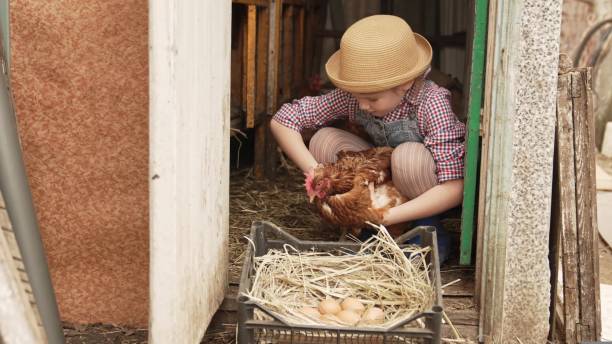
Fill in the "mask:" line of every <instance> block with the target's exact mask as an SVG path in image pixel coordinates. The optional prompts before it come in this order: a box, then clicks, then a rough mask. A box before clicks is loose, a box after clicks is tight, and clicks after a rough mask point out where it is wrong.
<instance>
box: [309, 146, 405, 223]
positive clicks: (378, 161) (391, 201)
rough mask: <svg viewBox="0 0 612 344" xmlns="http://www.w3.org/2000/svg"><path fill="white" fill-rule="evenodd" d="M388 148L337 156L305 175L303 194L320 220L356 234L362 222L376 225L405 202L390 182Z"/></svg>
mask: <svg viewBox="0 0 612 344" xmlns="http://www.w3.org/2000/svg"><path fill="white" fill-rule="evenodd" d="M392 152H393V148H391V147H377V148H371V149H368V150H365V151H361V152H345V151H341V152H339V153H338V160H337V161H336V162H335V163H328V164H321V165H319V166H317V167H316V168H315V169H314V170H313V171H311V172H310V173H307V174H306V182H305V186H306V192H307V194H308V197H309V199H310V202H311V203H313V202H314V204H315V206H316V208H317V210H318V212H319V214H320V215H321V217H322V218H323V219H324V220H325V221H327V222H328V223H330V224H332V225H334V226H337V227H339V228H340V229H341V230H342V231H343V235H344V233H346V231H347V230H350V231H351V232H352V233H353V234H354V235H358V234H359V232H360V230H361V229H362V228H364V227H366V226H367V224H366V222H368V221H369V222H372V223H375V224H380V223H381V222H382V219H383V217H384V215H385V213H386V212H387V211H388V210H389V209H390V208H392V207H395V206H398V205H400V204H402V203H404V202H406V201H407V200H408V199H407V198H405V197H404V196H403V195H402V194H401V193H400V192H399V191H398V190H397V189H396V188H395V186H394V185H393V182H392V181H391V153H392Z"/></svg>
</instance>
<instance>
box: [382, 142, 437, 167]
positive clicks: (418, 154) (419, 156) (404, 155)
mask: <svg viewBox="0 0 612 344" xmlns="http://www.w3.org/2000/svg"><path fill="white" fill-rule="evenodd" d="M391 168H392V170H397V171H402V172H407V173H411V172H413V173H416V172H417V171H418V172H422V171H423V169H424V168H425V170H429V169H432V172H434V173H435V162H434V160H433V156H432V155H431V152H430V151H429V149H427V147H425V145H424V144H422V143H420V142H404V143H402V144H401V145H399V146H397V147H396V148H395V149H394V150H393V153H392V154H391Z"/></svg>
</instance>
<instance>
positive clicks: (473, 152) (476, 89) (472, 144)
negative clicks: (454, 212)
mask: <svg viewBox="0 0 612 344" xmlns="http://www.w3.org/2000/svg"><path fill="white" fill-rule="evenodd" d="M475 1H476V3H475V6H474V38H473V40H472V51H471V54H472V58H471V59H472V63H471V66H470V69H471V72H470V98H469V101H468V121H467V141H466V155H465V170H464V184H463V185H464V186H463V213H462V215H461V218H462V221H461V248H460V256H459V264H461V265H468V264H470V263H471V262H472V242H473V240H472V239H473V236H474V219H475V218H474V216H475V205H476V185H477V184H478V178H477V177H478V160H479V156H480V154H479V146H480V109H481V105H482V90H483V74H484V63H485V59H484V57H485V49H486V43H485V40H486V36H487V14H488V0H475Z"/></svg>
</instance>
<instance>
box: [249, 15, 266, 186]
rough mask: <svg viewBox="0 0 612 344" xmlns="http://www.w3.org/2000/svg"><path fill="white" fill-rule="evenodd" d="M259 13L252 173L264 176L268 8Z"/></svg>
mask: <svg viewBox="0 0 612 344" xmlns="http://www.w3.org/2000/svg"><path fill="white" fill-rule="evenodd" d="M260 11H261V12H260V15H259V21H258V22H259V23H258V25H259V27H258V29H257V89H256V94H257V95H256V97H255V109H256V112H257V114H258V116H257V117H258V118H257V120H256V121H255V122H256V123H255V126H256V130H255V157H254V163H253V174H254V176H255V178H257V179H262V178H263V177H264V175H265V174H264V169H265V162H266V122H267V119H268V116H267V115H266V113H265V111H266V97H267V93H266V85H267V81H268V40H269V37H268V36H269V35H270V25H269V23H270V9H269V8H267V7H266V8H262V9H261V10H260Z"/></svg>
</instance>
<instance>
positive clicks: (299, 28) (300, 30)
mask: <svg viewBox="0 0 612 344" xmlns="http://www.w3.org/2000/svg"><path fill="white" fill-rule="evenodd" d="M297 10H298V14H297V22H296V24H295V54H294V59H293V61H294V63H293V66H294V68H293V89H294V90H296V91H297V89H298V87H300V86H302V85H304V25H305V21H304V18H305V15H306V14H305V12H306V9H305V8H303V7H301V8H298V9H297ZM292 93H294V92H292Z"/></svg>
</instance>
